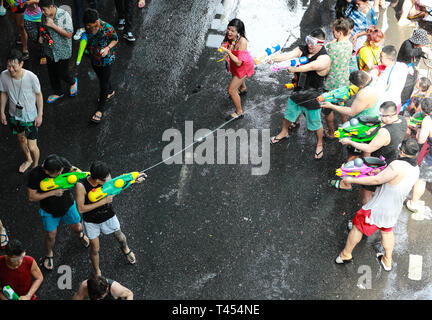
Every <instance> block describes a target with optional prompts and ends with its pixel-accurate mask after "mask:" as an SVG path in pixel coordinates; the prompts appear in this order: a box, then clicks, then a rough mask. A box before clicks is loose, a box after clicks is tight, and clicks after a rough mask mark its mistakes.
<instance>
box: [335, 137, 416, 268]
mask: <svg viewBox="0 0 432 320" xmlns="http://www.w3.org/2000/svg"><path fill="white" fill-rule="evenodd" d="M419 151H420V147H419V145H418V143H417V141H416V140H415V139H413V138H410V139H408V140H404V141H403V142H402V144H401V147H400V153H399V158H398V159H397V160H394V161H392V162H391V163H390V164H389V165H388V166H387V168H385V169H384V170H383V171H382V172H380V173H379V174H377V175H376V176H369V177H362V178H353V177H349V176H348V177H346V178H345V179H344V180H346V182H348V183H356V184H361V185H380V184H382V185H381V186H379V187H378V188H377V190H376V191H375V193H374V195H373V197H372V199H371V200H370V201H369V202H367V203H366V204H365V205H364V206H363V207H362V208H361V209H360V210H359V211H358V212H357V213H356V215H355V217H354V219H353V228H352V229H351V231H350V233H349V234H348V239H347V242H346V245H345V248H344V249H343V250H342V252H341V253H340V254H339V256H338V257H337V258H336V260H335V262H336V263H338V264H344V263H348V262H351V261H352V251H353V250H354V248H355V246H356V245H357V244H358V243H359V242H360V240H361V239H362V237H363V234H364V235H366V236H370V235H372V234H373V233H375V232H376V231H377V230H380V231H381V239H382V245H383V247H384V251H385V253H384V254H383V253H378V254H377V258H378V260H379V261H380V264H381V266H382V267H383V268H384V270H386V271H390V270H391V265H392V252H393V248H394V234H393V231H392V228H393V227H394V225H395V224H396V222H397V221H398V218H399V215H400V213H401V211H402V207H403V202H404V200H405V198H406V196H407V195H408V194H409V192H410V191H411V189H412V187H413V185H414V183H415V182H416V181H417V179H418V177H419V168H418V166H417V155H418V152H419Z"/></svg>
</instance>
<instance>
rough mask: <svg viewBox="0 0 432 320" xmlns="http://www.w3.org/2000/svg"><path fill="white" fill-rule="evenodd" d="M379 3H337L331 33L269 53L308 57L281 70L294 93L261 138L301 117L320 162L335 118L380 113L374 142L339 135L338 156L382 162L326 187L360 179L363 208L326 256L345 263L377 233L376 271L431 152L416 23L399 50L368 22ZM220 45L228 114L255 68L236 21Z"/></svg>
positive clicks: (420, 190) (427, 85) (429, 54)
mask: <svg viewBox="0 0 432 320" xmlns="http://www.w3.org/2000/svg"><path fill="white" fill-rule="evenodd" d="M408 1H411V0H408ZM384 5H385V3H384V2H383V1H375V2H374V5H373V6H371V5H370V4H369V3H368V1H366V0H352V1H345V0H341V1H337V4H336V8H335V9H336V10H335V12H336V13H337V18H336V19H335V21H333V23H332V31H333V32H332V33H333V37H329V36H326V34H325V33H324V31H323V30H322V29H319V28H318V29H314V30H312V31H311V32H310V33H309V34H308V35H307V36H306V38H305V44H303V45H299V46H297V47H295V48H294V49H292V50H290V51H288V52H284V53H280V54H278V55H275V56H274V57H273V56H271V58H270V59H269V61H268V62H269V63H271V64H273V63H283V62H285V61H291V60H292V61H294V60H295V59H297V60H295V61H299V60H300V59H301V58H302V57H306V58H307V59H303V60H306V61H307V63H305V64H298V65H296V66H291V67H289V68H288V69H287V70H288V72H289V73H291V74H294V79H293V83H292V85H291V86H290V88H293V91H292V93H291V95H290V97H289V99H288V102H287V105H286V108H285V112H284V115H283V117H282V123H281V129H280V131H279V132H278V133H277V134H276V135H275V136H273V137H272V138H271V140H270V143H271V144H272V145H275V144H279V143H282V142H283V141H284V140H287V139H288V138H289V137H290V131H292V130H293V129H295V128H297V127H298V125H299V124H300V122H299V120H300V117H301V115H304V116H305V118H306V127H307V129H308V130H309V131H312V132H314V133H315V135H316V147H315V153H314V159H315V160H320V159H322V158H323V156H324V143H323V142H324V138H327V139H335V136H334V132H335V115H338V117H339V118H340V119H341V124H343V123H345V122H346V121H348V120H351V119H357V120H358V119H364V118H367V119H371V118H373V119H376V120H379V122H380V126H379V129H378V130H377V131H376V135H375V136H374V137H373V139H371V140H369V141H367V142H358V141H353V139H351V138H347V137H345V138H342V139H340V140H339V142H340V143H341V144H342V145H344V146H346V147H347V162H348V161H352V160H355V159H358V158H360V159H364V158H365V157H375V158H379V159H385V162H386V164H387V166H386V168H385V169H383V170H382V171H379V170H375V171H374V172H373V174H371V175H370V176H367V177H357V178H356V177H352V176H349V175H347V176H345V177H343V178H341V179H333V180H331V181H329V184H330V186H332V187H334V188H336V189H338V190H344V191H352V190H353V188H352V185H353V184H359V185H361V199H362V208H361V209H360V210H358V212H357V213H356V215H355V217H354V219H353V220H352V221H350V233H349V235H348V238H347V242H346V246H345V248H344V249H343V250H342V251H341V252H340V254H339V255H338V256H337V258H336V259H335V262H336V263H338V264H344V263H348V262H351V261H352V251H353V249H354V247H355V246H356V245H357V243H358V242H359V241H360V240H361V238H362V236H363V235H366V236H370V235H372V234H373V233H375V232H376V231H377V230H380V231H381V236H382V244H383V248H384V252H378V253H377V259H378V260H379V262H380V264H381V265H382V267H383V268H384V270H386V271H390V270H391V268H392V252H393V247H394V241H395V240H394V234H393V231H392V228H393V227H394V225H395V224H396V222H397V220H398V217H399V215H400V213H401V211H402V208H403V206H405V207H406V208H407V209H408V210H409V211H410V212H412V213H416V212H417V211H418V210H419V200H420V198H421V196H422V195H423V194H424V192H425V185H426V182H430V181H432V175H431V170H432V151H429V150H430V149H429V143H430V142H432V131H431V128H432V127H431V125H432V122H431V120H432V119H431V112H432V108H431V105H432V97H431V96H430V94H431V92H432V87H431V81H430V80H429V79H428V78H427V77H425V76H420V74H419V70H418V65H419V63H420V61H421V60H422V59H423V60H424V62H425V64H426V65H427V66H428V67H429V61H428V60H429V59H431V58H432V50H431V48H430V47H429V45H430V43H431V42H430V40H429V35H428V33H427V31H426V30H423V29H421V28H417V29H415V30H414V31H413V34H412V36H411V37H410V38H409V39H406V40H405V41H404V42H403V43H402V45H401V46H400V48H399V50H398V48H396V47H395V46H394V45H386V44H385V40H386V39H385V35H384V33H383V32H382V30H380V29H379V28H377V26H376V24H377V19H378V9H379V7H380V6H384ZM220 51H221V52H225V53H226V59H227V60H228V62H229V64H228V65H229V69H228V70H229V71H231V73H232V80H231V82H230V85H229V87H228V93H229V95H230V96H231V98H232V101H233V103H234V106H235V113H233V114H231V115H229V116H228V117H227V120H236V119H242V118H243V117H244V112H243V109H242V106H241V100H240V97H239V96H240V95H241V94H242V93H243V92H246V85H245V81H246V79H247V78H248V77H250V76H251V75H253V74H254V67H253V63H251V61H253V59H252V58H251V56H250V55H249V54H248V52H247V40H246V36H245V27H244V24H243V23H242V22H241V21H240V20H238V19H234V20H233V21H231V23H230V24H229V25H228V29H227V33H226V36H225V39H224V41H223V43H222V45H221V48H220ZM288 65H290V64H288ZM291 65H292V64H291ZM344 86H345V87H349V88H350V90H352V92H351V91H350V97H349V99H345V100H346V101H340V100H337V101H325V100H324V101H320V102H319V101H318V100H317V97H318V96H320V95H321V94H322V93H325V92H331V91H332V90H335V89H338V88H342V87H344ZM416 114H420V115H422V118H424V120H423V122H422V123H421V125H418V124H417V123H415V124H413V123H411V122H410V119H411V118H410V117H413V116H415V115H416ZM322 118H324V119H322ZM323 120H325V121H324V122H325V125H326V126H327V129H326V130H324V124H323ZM419 165H420V167H419ZM413 187H414V188H413ZM412 190H413V193H412V197H411V199H408V197H409V194H410V192H411V191H412Z"/></svg>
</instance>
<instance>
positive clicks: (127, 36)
mask: <svg viewBox="0 0 432 320" xmlns="http://www.w3.org/2000/svg"><path fill="white" fill-rule="evenodd" d="M123 38H125V39H126V40H127V41H131V42H133V41H135V40H136V39H135V37H134V35H133V34H132V32H130V31H129V32H126V33H124V34H123Z"/></svg>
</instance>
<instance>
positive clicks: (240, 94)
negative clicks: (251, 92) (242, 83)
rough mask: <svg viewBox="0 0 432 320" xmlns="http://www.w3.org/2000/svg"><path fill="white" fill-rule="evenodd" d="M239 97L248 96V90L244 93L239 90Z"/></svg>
mask: <svg viewBox="0 0 432 320" xmlns="http://www.w3.org/2000/svg"><path fill="white" fill-rule="evenodd" d="M238 92H239V96H240V97H241V96H244V95H245V94H247V89H246V90H243V91H241V90H240V89H239V91H238Z"/></svg>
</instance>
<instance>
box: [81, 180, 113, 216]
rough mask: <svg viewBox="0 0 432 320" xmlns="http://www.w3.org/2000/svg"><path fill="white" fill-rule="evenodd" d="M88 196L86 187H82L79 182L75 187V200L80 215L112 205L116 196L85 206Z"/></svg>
mask: <svg viewBox="0 0 432 320" xmlns="http://www.w3.org/2000/svg"><path fill="white" fill-rule="evenodd" d="M86 195H87V193H86V190H85V188H84V186H83V185H82V183H80V182H78V183H77V184H76V185H75V200H76V205H77V209H78V212H79V213H80V214H83V213H86V212H89V211H92V210H94V209H96V208H99V207H102V206H103V205H106V204H108V203H111V202H112V200H113V197H114V196H107V197H105V198H103V199H101V200H99V201H97V202H94V203H90V204H85V197H86Z"/></svg>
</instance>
